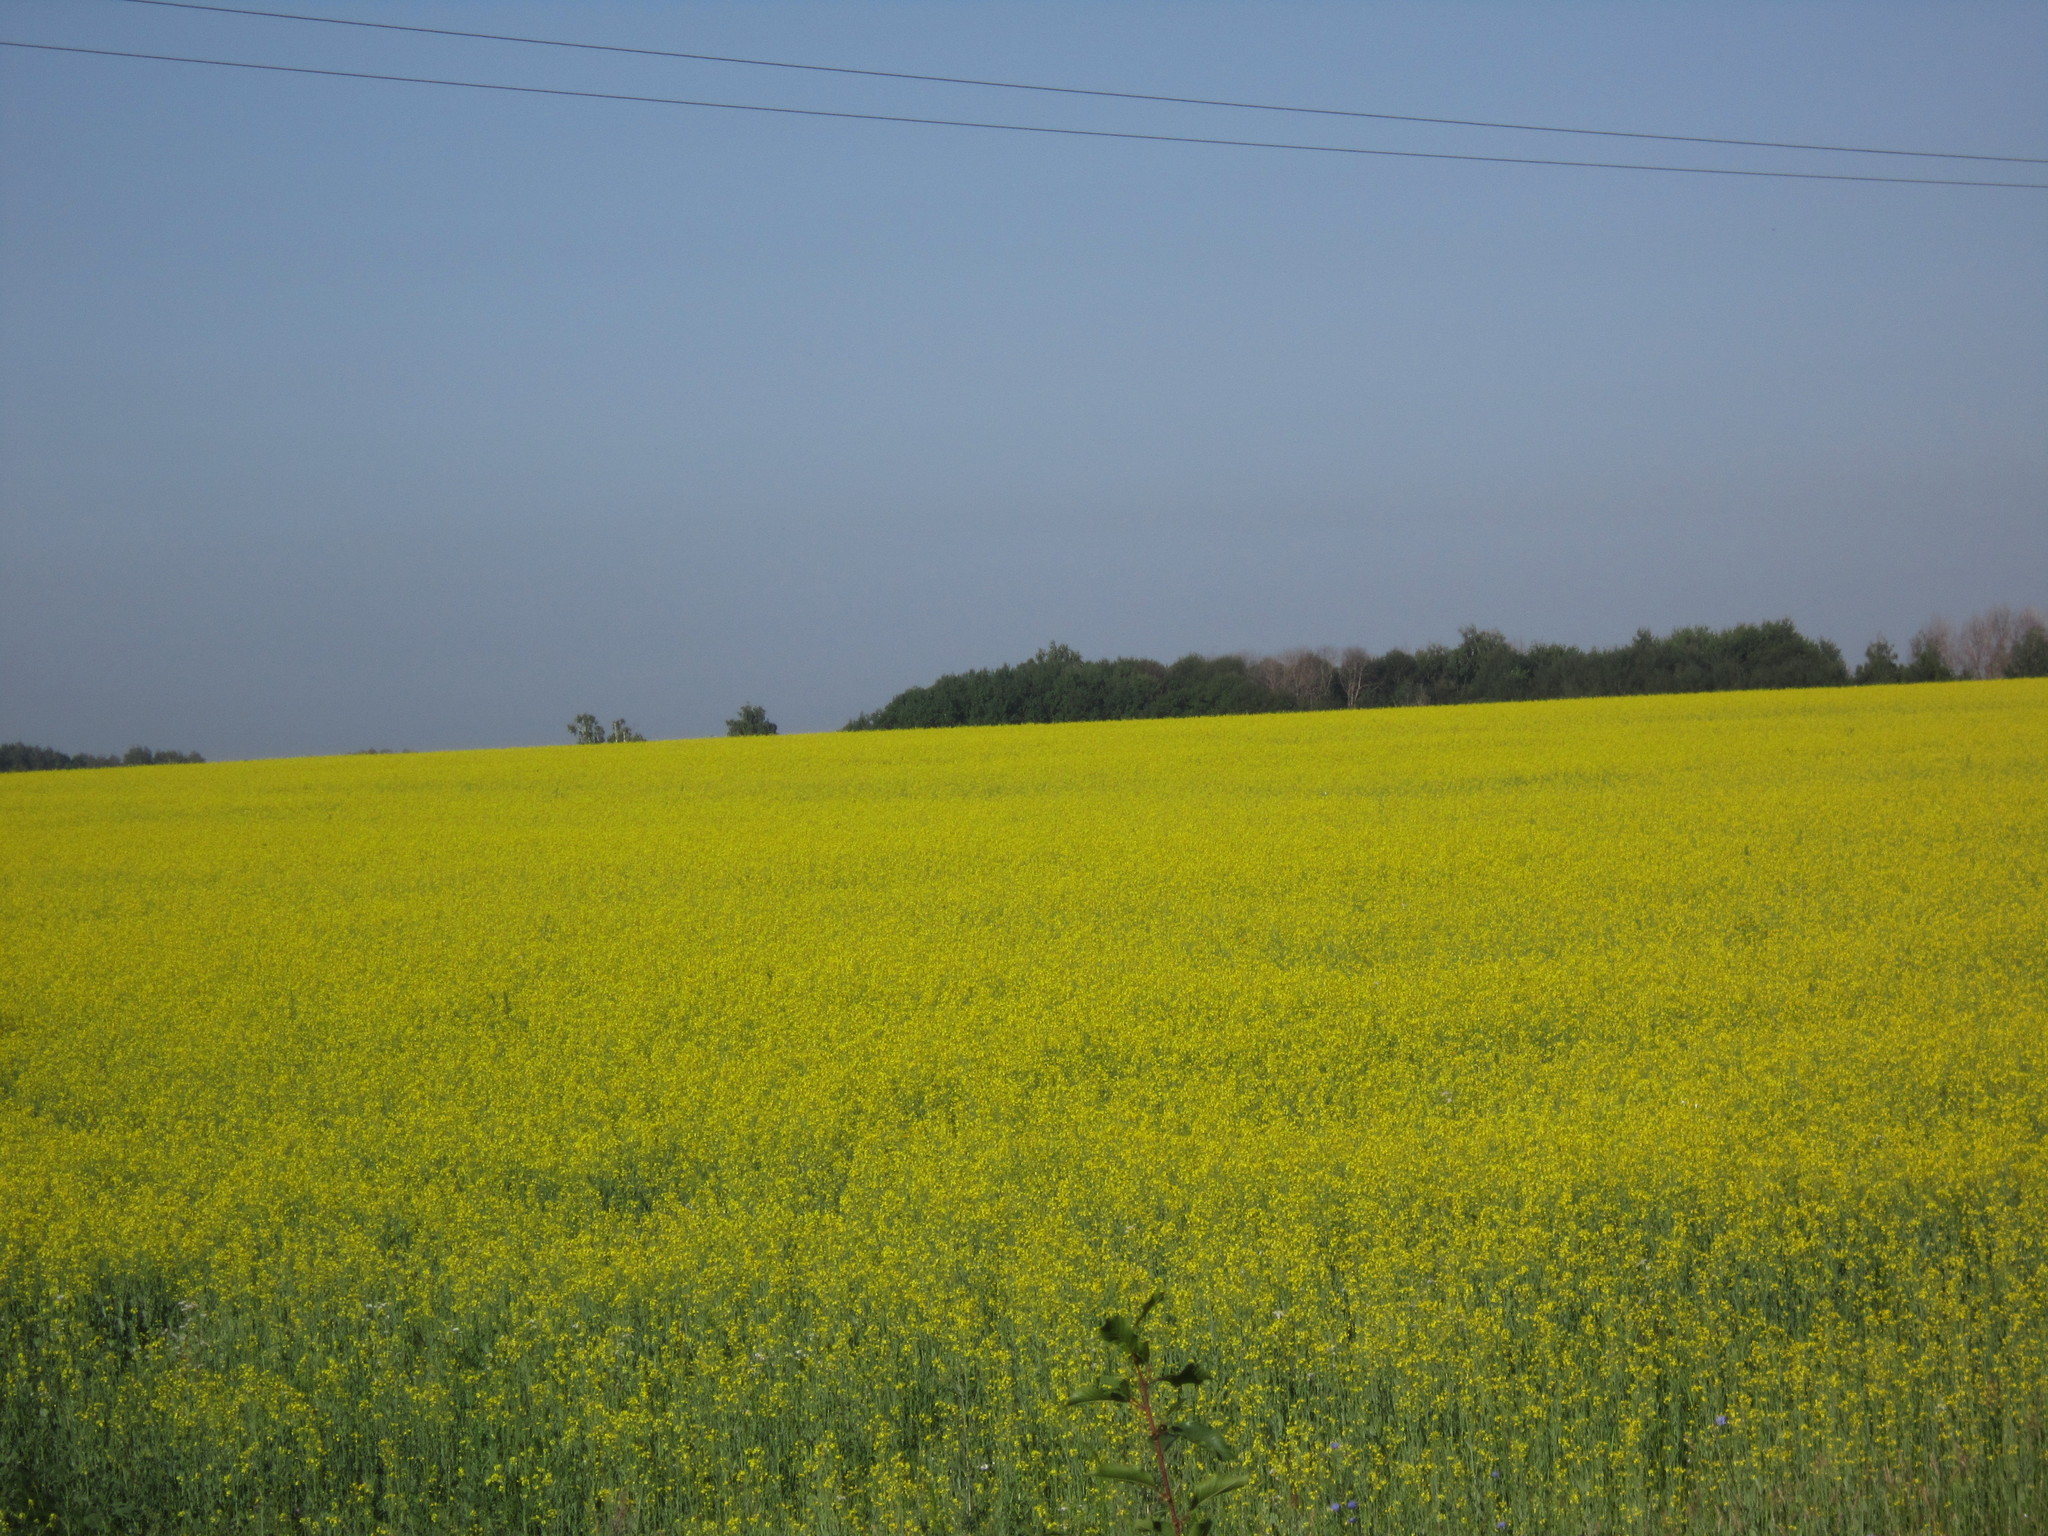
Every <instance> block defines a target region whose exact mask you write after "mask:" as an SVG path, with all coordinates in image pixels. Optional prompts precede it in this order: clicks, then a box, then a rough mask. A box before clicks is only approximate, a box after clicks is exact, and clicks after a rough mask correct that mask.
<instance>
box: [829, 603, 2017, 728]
mask: <svg viewBox="0 0 2048 1536" xmlns="http://www.w3.org/2000/svg"><path fill="white" fill-rule="evenodd" d="M1995 677H2048V623H2044V621H2043V619H2042V617H2041V615H2040V614H2038V613H2036V612H2035V611H2034V610H2032V609H2028V610H2026V611H2025V612H2022V613H2015V612H2013V611H2012V610H2011V609H2009V608H1993V609H1990V610H1988V611H1987V612H1985V613H1981V614H1979V615H1977V616H1976V617H1975V618H1973V619H1971V620H1970V621H1969V622H1968V623H1966V624H1964V625H1962V626H1961V627H1960V628H1957V627H1954V626H1951V625H1950V624H1948V623H1947V622H1946V621H1945V620H1941V619H1936V620H1935V621H1933V622H1932V623H1930V624H1929V625H1927V626H1926V627H1925V628H1924V629H1922V630H1921V631H1920V632H1919V633H1918V634H1916V635H1915V636H1914V637H1913V638H1912V640H1911V641H1910V642H1909V645H1908V655H1907V658H1906V659H1905V660H1901V659H1900V658H1899V656H1898V654H1897V652H1896V650H1895V649H1894V648H1893V646H1892V645H1891V643H1890V642H1889V641H1887V640H1886V639H1885V638H1884V637H1883V636H1879V637H1878V638H1877V639H1876V640H1873V641H1872V642H1871V643H1870V645H1869V646H1868V647H1866V648H1865V651H1864V657H1863V662H1862V664H1861V665H1859V666H1858V667H1856V669H1855V670H1854V671H1853V672H1852V671H1851V670H1850V668H1849V666H1848V664H1847V663H1846V662H1845V661H1844V660H1843V658H1842V653H1841V650H1840V649H1839V648H1838V647H1837V646H1836V645H1835V644H1834V643H1833V642H1832V641H1828V640H1821V639H1810V638H1808V637H1807V636H1805V635H1803V634H1801V633H1800V632H1799V629H1798V627H1797V626H1796V625H1794V624H1793V623H1792V621H1791V620H1790V619H1778V620H1774V621H1772V622H1770V623H1765V624H1737V625H1735V626H1734V627H1732V628H1729V629H1721V630H1716V629H1708V628H1705V627H1695V628H1689V629H1675V630H1673V631H1672V632H1671V633H1670V634H1668V635H1664V636H1661V637H1660V636H1658V635H1655V634H1652V633H1651V632H1650V631H1649V630H1647V629H1646V630H1641V631H1638V633H1637V634H1636V636H1635V638H1634V639H1633V640H1631V641H1630V642H1629V643H1628V644H1626V645H1622V646H1615V647H1612V648H1610V649H1606V650H1600V649H1593V650H1582V649H1580V648H1579V647H1578V646H1573V645H1545V644H1538V645H1531V646H1528V647H1527V648H1522V647H1518V646H1516V645H1515V644H1513V642H1511V641H1510V640H1508V638H1507V637H1506V636H1505V635H1503V634H1501V633H1500V631H1498V630H1491V629H1478V628H1473V627H1467V628H1465V629H1463V630H1461V631H1459V639H1458V643H1457V644H1456V645H1427V646H1423V647H1422V648H1421V649H1419V650H1415V651H1405V650H1391V651H1386V652H1383V653H1381V654H1380V655H1377V656H1375V655H1373V654H1371V653H1370V652H1368V651H1365V650H1363V649H1361V648H1359V647H1357V646H1352V647H1350V648H1348V649H1345V650H1341V651H1339V650H1335V649H1330V648H1323V649H1316V650H1310V649H1297V650H1291V651H1284V652H1282V653H1280V654H1279V655H1277V656H1199V655H1189V656H1183V657H1182V658H1181V659H1180V660H1178V661H1176V662H1173V663H1172V664H1171V665H1168V664H1165V663H1162V662H1157V661H1152V660H1148V659H1146V658H1143V657H1128V656H1125V657H1118V658H1116V659H1114V660H1108V659H1105V660H1100V661H1089V660H1087V659H1085V658H1084V657H1083V656H1082V655H1081V653H1080V652H1078V651H1076V650H1074V649H1073V648H1072V647H1071V646H1066V645H1049V646H1047V647H1045V648H1044V649H1043V650H1041V651H1039V652H1038V653H1037V654H1036V655H1035V656H1033V657H1031V658H1030V659H1029V660H1028V661H1022V662H1018V663H1016V664H1015V665H1012V666H1005V667H994V668H979V669H976V670H974V671H970V672H954V673H948V674H947V675H946V676H944V677H941V678H939V679H938V680H937V681H935V682H932V683H929V684H926V685H925V686H923V687H919V688H908V689H905V690H904V691H903V692H902V693H899V694H897V695H896V697H895V698H893V699H891V700H890V701H889V702H888V703H887V704H885V705H883V706H882V707H881V708H880V709H877V710H873V711H870V712H869V713H867V714H863V715H858V716H856V717H855V718H854V719H852V720H849V721H848V722H847V723H846V729H847V730H850V731H863V730H895V729H905V728H916V727H928V726H942V725H1024V724H1051V723H1053V722H1056V721H1067V720H1144V719H1164V718H1169V717H1183V716H1189V715H1247V714H1263V713H1268V712H1271V711H1277V710H1302V709H1375V708H1388V707H1393V706H1400V705H1418V704H1483V703H1506V702H1511V701H1517V700H1533V699H1577V698H1594V697H1602V696H1613V695H1620V694H1647V693H1710V692H1719V691H1724V690H1730V689H1740V688H1828V687H1838V686H1842V685H1847V684H1855V683H1866V684H1867V683H1912V682H1944V681H1952V680H1955V679H1959V678H1995Z"/></svg>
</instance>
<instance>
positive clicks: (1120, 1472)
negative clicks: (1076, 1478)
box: [1095, 1467, 1159, 1498]
mask: <svg viewBox="0 0 2048 1536" xmlns="http://www.w3.org/2000/svg"><path fill="white" fill-rule="evenodd" d="M1095 1475H1096V1476H1097V1477H1107V1478H1111V1479H1113V1480H1114V1481H1116V1482H1119V1483H1133V1484H1135V1485H1136V1486H1138V1487H1140V1488H1142V1489H1144V1490H1145V1491H1146V1492H1147V1493H1149V1494H1151V1495H1153V1497H1155V1498H1156V1497H1158V1494H1159V1479H1158V1478H1156V1477H1154V1476H1153V1475H1152V1474H1151V1473H1150V1472H1147V1471H1146V1470H1145V1469H1144V1468H1143V1467H1097V1468H1096V1469H1095Z"/></svg>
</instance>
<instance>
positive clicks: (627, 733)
mask: <svg viewBox="0 0 2048 1536" xmlns="http://www.w3.org/2000/svg"><path fill="white" fill-rule="evenodd" d="M646 739H647V738H646V737H645V736H642V735H641V734H640V733H639V732H638V731H636V730H634V729H633V727H631V726H630V725H628V724H626V722H625V721H624V720H614V721H613V722H612V729H611V734H610V735H608V736H606V737H605V740H606V741H645V740H646Z"/></svg>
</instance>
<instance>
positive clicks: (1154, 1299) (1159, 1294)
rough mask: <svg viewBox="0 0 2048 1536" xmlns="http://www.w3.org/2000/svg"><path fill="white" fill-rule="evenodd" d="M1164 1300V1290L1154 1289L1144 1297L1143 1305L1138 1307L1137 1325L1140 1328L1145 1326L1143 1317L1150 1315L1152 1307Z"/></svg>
mask: <svg viewBox="0 0 2048 1536" xmlns="http://www.w3.org/2000/svg"><path fill="white" fill-rule="evenodd" d="M1164 1300H1166V1292H1164V1291H1154V1292H1153V1293H1152V1294H1151V1295H1150V1296H1147V1297H1146V1298H1145V1305H1143V1306H1142V1307H1140V1308H1138V1326H1139V1327H1140V1328H1142V1327H1144V1326H1145V1319H1146V1318H1148V1317H1150V1316H1151V1315H1152V1309H1153V1308H1154V1307H1156V1306H1158V1305H1159V1303H1161V1302H1162V1301H1164Z"/></svg>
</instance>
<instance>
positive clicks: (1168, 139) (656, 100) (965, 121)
mask: <svg viewBox="0 0 2048 1536" xmlns="http://www.w3.org/2000/svg"><path fill="white" fill-rule="evenodd" d="M0 48H25V49H32V50H34V51H37V52H40V53H71V54H85V55H89V56H92V57H97V58H108V59H141V60H147V61H150V62H154V63H160V64H198V65H206V66H209V67H212V68H217V69H247V70H262V71H268V72H271V73H276V74H286V75H318V76H323V77H326V78H328V79H335V80H380V81H389V82H392V83H394V84H398V85H430V86H445V87H452V88H456V89H460V90H469V91H505V92H511V93H514V94H517V95H522V96H565V97H574V98H578V99H582V100H587V101H624V102H636V103H640V104H643V105H648V106H664V107H698V108H707V109H711V110H715V111H721V112H759V113H769V114H773V115H776V116H781V117H815V118H833V119H839V120H843V121H848V122H864V123H907V124H914V125H917V126H920V127H929V128H974V129H982V130H986V131H990V132H996V133H1039V134H1053V135H1057V136H1059V137H1062V138H1077V139H1126V140H1133V141H1136V142H1139V143H1147V144H1199V145H1206V146H1214V147H1224V148H1233V149H1266V150H1286V151H1291V152H1298V153H1306V154H1322V155H1359V156H1371V157H1375V158H1384V159H1394V160H1456V161H1465V162H1470V163H1474V164H1481V165H1547V166H1564V167H1573V168H1577V169H1582V170H1602V171H1653V172H1662V173H1666V174H1670V175H1679V176H1744V177H1761V178H1765V179H1769V180H1773V181H1853V182H1884V183H1889V184H1892V185H1897V186H1915V187H1996V188H2001V189H2004V190H2007V191H2025V192H2048V182H2035V181H1976V180H1965V179H1962V178H1955V177H1936V176H1875V175H1862V174H1854V173H1850V172H1843V171H1773V170H1760V169H1749V168H1743V167H1736V166H1704V165H1653V164H1638V163H1633V162H1629V161H1618V160H1558V159H1544V158H1539V157H1536V156H1527V155H1475V154H1458V153H1454V152H1451V151H1448V150H1422V149H1368V148H1362V147H1360V146H1357V145H1350V144H1296V143H1287V142H1284V141H1280V140H1274V139H1226V138H1210V137H1204V136H1200V135H1195V134H1180V133H1137V132H1132V131H1128V130H1122V129H1112V128H1058V127H1052V126H1049V125H1045V124H1037V123H992V122H983V121H978V120H975V119H971V118H956V117H912V116H907V115H904V114H899V113H890V112H845V111H834V110H831V109H828V108H824V107H777V106H768V105H765V104H762V103H759V102H742V101H711V100H706V99H699V98H694V97H684V96H643V95H637V94H633V93H630V92H624V91H580V90H571V89H568V88H566V87H563V86H547V85H506V84H502V83H500V82H496V81H488V80H453V79H445V78H441V77H438V76H430V75H393V74H383V73H378V72H374V71H370V70H361V69H323V68H317V67H315V66H313V65H308V64H259V63H252V62H249V61H247V60H243V59H206V58H196V57H193V56H191V55H187V54H177V53H144V52H140V51H136V50H132V49H124V48H84V47H78V46H75V45H70V44H63V43H31V42H25V41H22V40H20V39H15V38H0Z"/></svg>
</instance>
